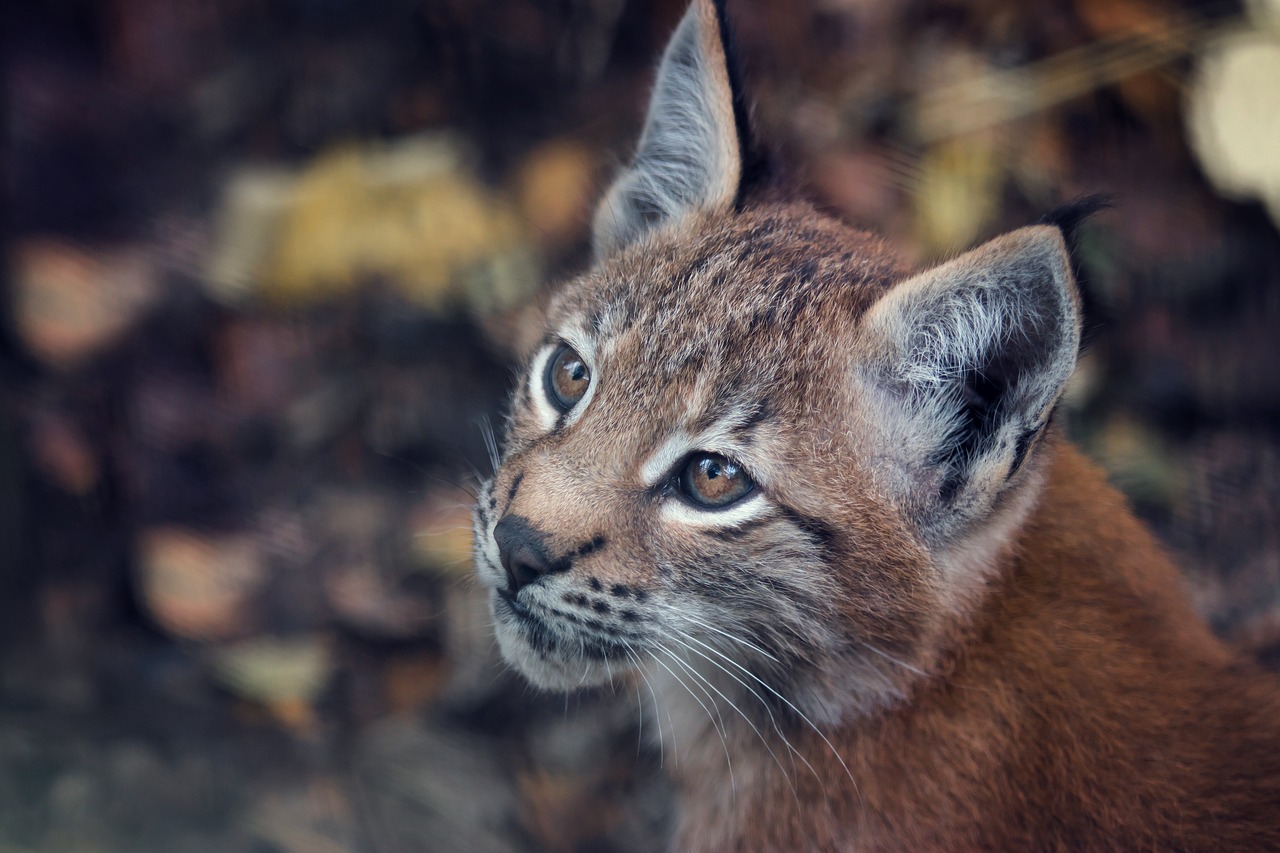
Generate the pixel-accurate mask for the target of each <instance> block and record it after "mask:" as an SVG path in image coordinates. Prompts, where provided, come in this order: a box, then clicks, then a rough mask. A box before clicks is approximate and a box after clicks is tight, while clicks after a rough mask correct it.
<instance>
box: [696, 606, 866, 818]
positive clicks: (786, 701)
mask: <svg viewBox="0 0 1280 853" xmlns="http://www.w3.org/2000/svg"><path fill="white" fill-rule="evenodd" d="M682 615H683V616H684V618H687V619H689V620H690V621H692V622H694V623H695V624H703V623H700V622H698V620H696V619H692V618H690V617H689V615H688V614H682ZM703 627H705V628H709V629H710V630H713V631H715V632H716V633H717V634H720V635H722V636H724V637H727V638H729V639H731V640H734V641H736V642H740V643H742V644H743V645H746V646H748V647H752V648H755V647H754V646H752V645H751V644H750V643H748V642H747V641H746V640H743V639H741V638H739V637H734V636H733V635H732V634H728V633H726V632H725V631H722V630H720V629H718V628H714V627H712V626H710V625H705V624H703ZM708 648H710V647H708ZM757 651H761V652H762V653H763V650H761V649H758V648H757ZM717 654H719V652H717ZM720 656H721V657H723V658H724V659H725V660H726V661H728V662H729V663H731V664H733V665H734V666H735V667H737V668H738V669H740V670H742V672H744V673H746V674H747V676H749V677H750V678H751V679H752V680H753V681H755V682H756V683H757V684H759V685H760V686H761V687H763V688H764V689H765V690H768V691H769V692H770V693H772V694H773V695H774V696H776V697H777V698H778V699H779V701H781V702H783V703H784V704H785V705H786V706H787V707H788V708H790V709H791V710H792V711H794V712H795V714H796V716H798V717H799V718H800V719H801V720H803V721H804V722H805V723H806V724H807V725H808V726H809V728H811V729H813V733H814V734H816V735H817V736H818V737H820V738H822V742H823V743H825V744H826V745H827V749H829V750H831V754H832V755H833V756H835V759H836V761H838V762H840V766H841V767H842V768H844V772H845V775H847V776H848V777H849V781H850V782H852V783H853V787H854V790H855V791H856V790H859V789H858V780H857V779H854V778H853V771H851V770H850V769H849V765H848V764H846V763H845V760H844V757H843V756H842V755H840V752H839V750H837V749H836V747H835V744H833V743H832V742H831V740H830V739H829V738H828V737H827V736H826V735H825V734H823V733H822V730H821V729H819V728H818V727H817V725H816V724H814V722H813V720H810V719H809V717H808V716H806V715H805V713H804V712H803V711H801V710H800V709H799V708H797V707H796V705H795V703H794V702H792V701H791V700H790V699H788V698H787V697H785V696H783V695H782V694H781V693H779V692H778V691H777V690H774V689H773V687H772V686H770V685H769V684H768V682H766V681H764V680H763V679H762V678H760V677H759V676H758V675H756V674H755V673H754V672H752V671H751V670H749V669H747V668H746V667H744V666H742V665H741V664H740V663H738V662H737V661H735V660H733V659H732V658H730V657H728V656H725V655H720ZM770 657H772V656H770ZM773 660H777V658H773ZM859 795H861V794H859Z"/></svg>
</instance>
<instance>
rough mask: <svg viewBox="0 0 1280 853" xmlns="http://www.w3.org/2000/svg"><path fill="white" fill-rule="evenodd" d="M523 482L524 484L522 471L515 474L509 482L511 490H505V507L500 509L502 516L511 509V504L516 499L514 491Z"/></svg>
mask: <svg viewBox="0 0 1280 853" xmlns="http://www.w3.org/2000/svg"><path fill="white" fill-rule="evenodd" d="M523 482H524V472H523V471H521V472H520V473H519V474H516V476H515V477H514V478H513V479H512V480H511V488H509V489H507V502H506V505H505V506H503V508H502V514H503V515H506V514H507V510H509V509H511V502H512V501H513V500H515V499H516V490H517V489H519V488H520V484H521V483H523Z"/></svg>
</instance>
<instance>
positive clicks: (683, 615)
mask: <svg viewBox="0 0 1280 853" xmlns="http://www.w3.org/2000/svg"><path fill="white" fill-rule="evenodd" d="M680 617H681V618H682V619H685V620H688V621H689V622H692V623H693V624H695V625H697V626H698V627H699V628H705V629H706V630H708V631H711V632H713V633H716V634H719V635H720V636H722V637H724V638H725V639H726V640H732V641H733V642H735V643H741V644H742V645H744V646H746V647H747V648H749V649H751V650H752V651H753V652H756V653H757V654H760V655H764V656H765V657H767V658H768V659H769V660H771V661H773V662H774V663H776V664H778V665H779V666H781V665H782V661H780V660H778V659H777V658H776V657H774V656H773V655H771V654H769V653H768V652H767V651H765V650H764V649H762V648H760V647H759V646H757V645H756V644H755V643H753V642H751V641H750V640H744V639H742V638H741V637H735V636H733V635H732V634H730V633H728V632H726V631H723V630H721V629H719V628H717V627H716V626H714V625H709V624H707V623H706V622H704V621H702V620H701V619H699V618H697V617H696V616H692V615H690V614H688V613H681V614H680Z"/></svg>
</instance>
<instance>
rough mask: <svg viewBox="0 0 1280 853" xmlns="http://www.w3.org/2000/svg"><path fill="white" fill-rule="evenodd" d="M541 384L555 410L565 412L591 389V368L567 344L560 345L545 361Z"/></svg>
mask: <svg viewBox="0 0 1280 853" xmlns="http://www.w3.org/2000/svg"><path fill="white" fill-rule="evenodd" d="M542 384H543V385H544V386H545V387H546V389H547V396H548V397H550V398H551V402H552V403H553V404H554V405H555V407H556V408H557V409H559V410H560V411H562V412H567V411H569V410H570V409H572V408H573V407H574V406H576V405H577V404H578V401H579V400H581V399H582V398H583V397H584V396H585V395H586V393H587V389H588V388H590V387H591V368H589V367H587V363H586V362H585V361H584V360H583V358H582V356H580V355H578V353H577V352H576V351H575V350H574V349H573V347H571V346H569V345H568V344H561V345H560V346H559V347H557V348H556V351H555V352H553V353H552V354H551V358H549V359H547V370H546V373H545V374H544V375H543V381H542Z"/></svg>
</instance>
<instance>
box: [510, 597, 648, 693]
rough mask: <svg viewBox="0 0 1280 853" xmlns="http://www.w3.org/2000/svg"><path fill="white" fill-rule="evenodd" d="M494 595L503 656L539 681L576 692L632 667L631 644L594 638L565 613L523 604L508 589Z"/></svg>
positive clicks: (540, 684)
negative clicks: (564, 616)
mask: <svg viewBox="0 0 1280 853" xmlns="http://www.w3.org/2000/svg"><path fill="white" fill-rule="evenodd" d="M492 593H493V594H492V597H491V602H492V606H493V620H494V628H495V630H496V632H497V637H498V646H499V648H501V650H502V653H503V657H505V658H506V660H507V662H508V663H509V664H511V665H512V666H514V667H515V668H516V669H517V670H519V671H520V672H521V673H522V674H523V675H524V676H525V677H526V678H528V679H529V680H530V681H532V682H533V683H534V684H536V685H538V686H541V687H545V688H550V689H554V690H566V689H567V690H572V689H576V688H578V687H590V686H594V685H597V684H603V683H605V682H606V681H607V680H609V679H610V678H611V677H612V676H613V675H615V674H617V673H619V672H622V671H625V670H629V669H631V668H632V666H633V663H632V662H633V661H634V652H633V651H632V650H631V649H630V648H629V647H628V644H627V643H625V642H623V641H619V640H618V639H615V638H609V637H603V636H594V635H593V634H594V632H590V631H584V630H583V628H582V627H581V626H579V625H575V624H573V622H572V620H567V619H565V618H563V615H562V614H558V613H555V612H551V613H544V612H542V608H539V607H537V605H536V604H535V605H532V606H531V605H529V604H525V603H522V602H521V601H520V600H519V598H518V597H517V596H516V595H515V594H514V593H512V592H510V591H509V590H507V589H504V588H493V590H492Z"/></svg>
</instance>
